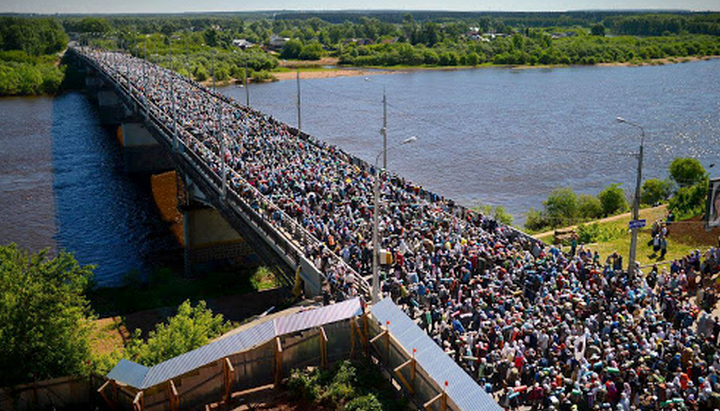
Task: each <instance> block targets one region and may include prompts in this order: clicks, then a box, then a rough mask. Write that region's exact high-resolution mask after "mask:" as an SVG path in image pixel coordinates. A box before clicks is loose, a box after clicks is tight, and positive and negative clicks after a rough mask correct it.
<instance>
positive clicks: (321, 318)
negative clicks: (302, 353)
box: [275, 298, 362, 335]
mask: <svg viewBox="0 0 720 411" xmlns="http://www.w3.org/2000/svg"><path fill="white" fill-rule="evenodd" d="M360 314H362V306H361V305H360V299H358V298H353V299H352V300H347V301H343V302H341V303H337V304H332V305H328V306H326V307H322V308H318V309H314V310H309V311H303V312H299V313H297V314H293V315H289V316H287V317H280V318H276V319H275V332H276V333H277V335H285V334H291V333H294V332H298V331H302V330H308V329H310V328H315V327H319V326H321V325H323V324H331V323H334V322H338V321H342V320H346V319H348V318H351V317H355V316H358V315H360Z"/></svg>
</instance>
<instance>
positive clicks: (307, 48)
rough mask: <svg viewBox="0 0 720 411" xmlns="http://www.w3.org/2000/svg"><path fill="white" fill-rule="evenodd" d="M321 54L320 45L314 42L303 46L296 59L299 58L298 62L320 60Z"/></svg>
mask: <svg viewBox="0 0 720 411" xmlns="http://www.w3.org/2000/svg"><path fill="white" fill-rule="evenodd" d="M323 53H324V50H323V48H322V45H321V44H320V43H318V42H316V41H314V42H312V43H309V44H306V45H304V46H303V48H302V51H301V52H300V55H299V56H298V58H300V60H320V58H321V57H322V55H323Z"/></svg>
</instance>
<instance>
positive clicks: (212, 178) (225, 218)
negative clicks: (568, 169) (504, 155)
mask: <svg viewBox="0 0 720 411" xmlns="http://www.w3.org/2000/svg"><path fill="white" fill-rule="evenodd" d="M70 50H71V53H73V55H74V56H76V58H77V60H78V61H79V62H81V63H82V64H83V65H85V66H86V67H87V68H88V69H89V76H88V80H87V83H88V85H89V87H90V88H91V89H92V90H93V91H92V93H91V94H92V95H95V94H96V95H97V100H98V103H99V105H100V116H101V119H102V121H104V122H106V123H113V124H121V125H122V130H123V136H122V142H123V146H124V147H125V150H126V156H127V157H126V163H127V164H128V166H129V168H136V169H142V170H148V169H167V168H173V169H175V170H177V171H178V172H179V174H180V175H182V180H183V183H184V186H185V188H186V191H187V193H188V197H190V199H189V201H188V202H187V203H188V204H189V206H187V207H184V208H183V222H184V223H183V224H184V228H185V239H186V241H185V244H186V253H185V254H186V266H187V265H188V264H187V263H192V250H193V248H194V247H195V246H197V245H202V244H218V243H219V244H231V245H232V244H235V243H236V241H239V240H238V238H239V237H242V238H243V239H244V240H245V241H246V242H247V243H250V244H252V246H253V248H254V249H255V250H256V252H257V253H258V254H260V257H261V258H263V259H264V260H265V261H268V262H271V263H277V265H278V266H282V267H285V268H286V270H285V272H286V273H292V272H296V273H299V275H300V277H301V278H302V280H303V284H304V289H305V292H306V295H310V296H312V295H317V294H319V293H320V291H321V287H322V282H323V279H325V278H327V279H329V280H330V281H331V283H333V284H334V285H335V286H336V288H337V287H339V288H342V289H344V290H345V291H346V292H347V293H348V294H350V296H352V295H356V294H358V293H362V294H365V295H368V294H369V290H370V287H369V284H368V279H369V278H370V276H369V275H368V274H369V272H370V260H371V257H370V256H371V255H372V252H371V244H370V241H368V239H369V238H370V237H371V235H370V231H371V226H372V219H373V216H374V214H375V213H374V210H373V206H372V204H373V200H372V197H373V188H372V187H373V184H374V175H375V170H374V168H373V167H371V166H370V165H368V164H367V163H366V162H365V161H363V160H361V159H358V158H356V157H353V156H351V155H349V154H347V153H345V152H343V151H342V150H341V149H339V148H337V147H335V146H331V145H328V144H327V143H324V142H322V141H319V140H317V139H315V138H313V137H311V136H309V135H307V134H305V133H302V132H300V131H299V130H297V129H295V128H293V127H291V126H289V125H287V124H284V123H281V122H279V121H277V120H275V119H273V118H272V117H270V116H267V115H265V114H263V113H260V112H258V111H256V110H253V109H252V108H250V107H246V106H244V105H241V104H239V103H238V102H236V101H235V100H233V99H230V98H228V97H226V96H224V95H222V94H220V93H217V92H216V91H214V90H211V89H208V88H207V87H204V86H203V85H201V84H199V83H196V82H194V81H192V80H190V79H188V78H187V77H184V76H181V75H179V74H177V73H175V72H173V71H172V70H168V69H165V68H162V67H159V66H157V65H154V64H151V63H149V62H147V61H146V60H143V59H140V58H136V57H134V56H132V55H129V54H125V53H119V52H107V51H101V50H94V49H90V48H83V47H75V48H71V49H70ZM380 183H381V185H380V187H381V188H380V191H381V197H382V199H383V201H382V203H381V207H382V209H381V214H380V216H381V219H380V224H379V225H380V232H381V234H380V235H381V237H380V238H381V239H382V241H381V243H382V246H383V247H388V248H390V249H395V250H403V249H405V250H409V249H410V248H412V249H414V250H415V251H416V252H417V251H418V250H420V249H421V248H422V249H423V250H426V248H427V249H428V250H429V249H435V248H438V247H441V248H442V247H444V246H445V245H446V242H448V243H449V242H452V243H455V244H458V246H459V244H460V243H462V242H463V241H467V240H468V239H469V240H473V239H478V241H477V242H479V241H480V240H479V239H480V238H481V237H484V238H486V237H487V236H489V235H496V234H498V233H499V235H500V236H501V237H503V238H506V237H507V238H509V239H512V240H515V239H518V238H520V240H521V241H523V242H525V243H532V242H534V241H535V240H533V239H532V238H530V237H528V236H526V235H525V234H524V233H521V232H519V231H517V230H515V229H513V228H511V227H507V226H500V225H498V224H497V223H495V222H494V221H491V220H490V219H487V218H485V217H483V216H482V215H480V214H478V213H475V212H473V211H472V210H468V209H466V208H464V207H462V206H459V205H457V204H455V203H454V202H453V201H452V200H449V199H445V198H444V197H442V196H440V195H438V194H435V193H432V192H429V191H427V190H425V189H424V188H422V187H420V186H418V185H415V184H413V183H411V182H409V181H406V180H404V179H402V178H401V177H399V176H396V175H389V174H383V175H382V177H381V180H380ZM398 221H399V222H398ZM438 228H439V233H438V234H437V235H435V237H434V238H427V237H428V236H429V234H425V233H426V232H428V231H432V230H436V231H437V229H438ZM235 232H237V233H239V236H238V235H237V234H235ZM408 233H409V234H408ZM418 233H419V234H418ZM440 234H442V236H441V235H440ZM403 237H407V238H403ZM438 241H439V243H438ZM433 242H434V243H433ZM230 252H232V250H231V251H230ZM425 253H427V254H431V252H429V251H427V250H426V251H425ZM393 263H395V262H393ZM417 263H418V262H416V264H417ZM414 269H416V270H417V271H419V273H418V274H421V278H422V276H424V275H428V274H429V273H428V271H429V269H430V267H428V266H424V267H423V266H418V267H414ZM423 271H424V272H423ZM433 275H435V273H433ZM287 277H288V280H289V281H291V279H290V275H288V276H287Z"/></svg>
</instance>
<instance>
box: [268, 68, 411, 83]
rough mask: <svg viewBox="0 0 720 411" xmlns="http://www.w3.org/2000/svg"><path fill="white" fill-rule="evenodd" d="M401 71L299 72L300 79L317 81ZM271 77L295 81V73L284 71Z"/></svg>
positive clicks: (337, 70)
mask: <svg viewBox="0 0 720 411" xmlns="http://www.w3.org/2000/svg"><path fill="white" fill-rule="evenodd" d="M401 72H402V71H396V70H368V69H363V68H352V69H349V68H348V69H346V68H338V69H327V70H318V71H301V72H300V78H301V79H317V78H334V77H352V76H375V75H378V74H393V73H401ZM272 75H273V76H274V77H275V78H276V79H278V80H295V78H296V76H297V72H295V71H286V72H282V73H272Z"/></svg>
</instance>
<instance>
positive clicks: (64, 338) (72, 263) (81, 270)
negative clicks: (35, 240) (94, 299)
mask: <svg viewBox="0 0 720 411" xmlns="http://www.w3.org/2000/svg"><path fill="white" fill-rule="evenodd" d="M92 269H93V267H92V266H81V265H80V264H78V262H77V261H76V260H75V258H73V256H72V255H71V254H69V253H66V252H60V253H59V254H58V256H57V257H54V258H50V257H48V252H47V250H43V251H40V252H39V253H37V254H28V253H27V252H25V251H22V250H20V249H19V248H18V247H17V245H15V244H10V245H7V246H3V247H0V347H2V348H1V349H0V370H2V372H0V386H8V385H13V384H19V383H25V382H29V381H32V380H33V379H34V378H37V379H39V380H42V379H48V378H53V377H60V376H65V375H68V374H74V375H81V374H84V373H85V372H86V371H87V367H88V366H87V363H88V361H89V360H90V343H89V338H88V333H89V322H88V318H89V317H90V315H91V313H90V310H89V308H88V307H89V306H88V301H87V299H86V298H85V294H84V293H85V291H86V290H87V288H88V285H89V280H90V278H91V276H92Z"/></svg>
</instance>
